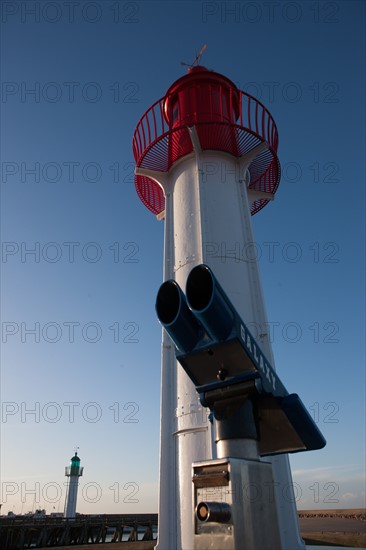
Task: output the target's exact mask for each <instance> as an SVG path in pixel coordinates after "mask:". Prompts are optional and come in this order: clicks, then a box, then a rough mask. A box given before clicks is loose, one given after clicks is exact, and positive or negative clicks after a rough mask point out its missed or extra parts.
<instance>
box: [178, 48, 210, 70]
mask: <svg viewBox="0 0 366 550" xmlns="http://www.w3.org/2000/svg"><path fill="white" fill-rule="evenodd" d="M206 48H207V46H206V44H204V46H203V47H202V48H201V51H200V52H199V53H197V52H196V57H195V59H194V61H193V63H191V64H189V63H185V62H184V61H181V63H180V64H181V65H184V66H185V67H189V68H190V69H191V68H192V67H194V66H195V65H199V64H200V60H201V57H202V54H203V52H204V51H205V49H206Z"/></svg>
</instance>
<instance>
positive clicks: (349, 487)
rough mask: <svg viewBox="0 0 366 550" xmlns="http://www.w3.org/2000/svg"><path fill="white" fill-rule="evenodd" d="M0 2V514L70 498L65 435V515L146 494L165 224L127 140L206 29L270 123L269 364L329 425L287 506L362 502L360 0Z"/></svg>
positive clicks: (144, 498)
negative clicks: (276, 169)
mask: <svg viewBox="0 0 366 550" xmlns="http://www.w3.org/2000/svg"><path fill="white" fill-rule="evenodd" d="M1 9H2V13H1V16H2V32H1V45H2V58H1V66H2V75H1V79H2V90H1V111H2V113H1V115H2V125H1V139H2V141H1V168H2V172H1V192H2V212H1V230H2V257H1V275H2V294H1V328H2V354H1V399H2V416H1V478H2V481H1V489H2V494H1V502H3V503H4V505H3V509H2V512H3V513H7V512H8V510H13V511H14V512H16V513H20V512H24V513H25V512H28V511H29V510H32V509H35V508H39V507H40V508H46V510H47V512H52V511H62V510H63V506H64V499H65V485H64V482H65V477H64V475H63V474H64V467H65V466H66V465H68V464H69V459H70V457H71V456H72V454H73V451H74V448H75V447H76V446H78V447H79V455H80V457H81V461H82V465H83V466H84V467H85V470H84V476H83V477H82V479H81V483H80V491H79V499H78V511H79V512H84V513H107V512H109V513H134V512H141V513H143V512H146V513H147V512H155V511H157V499H158V453H159V406H160V405H159V401H160V349H161V348H160V342H161V328H160V326H159V323H158V321H157V319H156V316H155V311H154V302H155V296H156V292H157V289H158V287H159V285H160V283H161V281H162V268H163V222H158V221H157V220H156V218H155V217H154V216H153V215H152V214H151V213H150V212H149V211H148V210H147V209H146V208H145V207H144V206H143V205H142V203H141V202H140V201H139V199H138V197H137V194H136V192H135V189H134V185H133V168H134V159H133V156H132V135H133V131H134V128H135V126H136V124H137V122H138V120H139V118H140V117H141V116H142V114H143V113H144V111H145V110H146V109H147V108H148V107H149V106H150V105H152V104H153V103H154V102H155V101H156V100H157V99H159V98H160V97H162V96H163V95H164V93H165V91H166V90H167V88H168V87H169V86H170V84H171V83H172V82H173V81H174V80H176V79H177V78H179V77H180V76H182V75H183V74H185V71H186V69H185V67H183V66H181V65H180V62H181V61H185V62H188V63H189V62H191V61H193V59H194V56H195V50H197V51H198V50H199V49H200V48H201V46H202V45H203V44H207V51H206V52H205V54H204V57H203V59H202V64H204V65H205V66H206V67H208V68H210V69H214V70H216V71H218V72H221V73H223V74H225V75H226V76H228V77H229V78H231V79H232V80H233V81H234V82H236V83H237V85H238V86H239V87H240V88H241V89H244V90H245V91H247V92H249V93H251V94H252V95H254V96H256V97H258V98H259V99H260V100H261V101H262V102H263V103H264V104H265V105H266V106H267V107H268V108H269V110H270V111H271V113H272V115H273V116H274V118H275V120H276V122H277V126H278V130H279V137H280V145H279V157H280V161H281V164H282V170H283V174H282V180H281V184H280V187H279V190H278V192H277V195H276V199H275V201H274V202H273V203H271V204H270V205H268V206H266V208H265V209H264V210H262V211H261V212H260V213H258V214H257V215H256V216H255V217H254V218H253V224H254V233H255V237H256V240H257V252H258V257H259V261H260V269H261V276H262V283H263V290H264V296H265V302H266V306H267V312H268V319H269V321H270V323H271V324H270V326H271V329H272V333H273V348H274V355H275V359H276V366H277V370H278V372H279V374H280V376H281V379H282V380H283V382H284V384H285V385H286V387H287V388H288V390H289V391H290V392H296V393H298V394H299V395H300V397H301V398H302V400H303V402H304V403H305V405H306V407H307V408H308V409H309V411H310V413H311V414H312V415H313V418H314V419H315V421H316V422H317V423H318V426H319V428H320V429H321V431H322V432H323V434H324V436H325V438H326V439H327V446H326V448H325V449H324V450H321V451H317V452H309V453H300V454H297V455H292V457H291V465H292V471H293V480H294V483H295V495H296V499H297V506H298V508H299V509H307V508H340V507H346V508H352V507H360V506H365V422H364V418H365V376H364V374H365V363H364V360H365V356H364V341H365V325H364V313H365V307H364V304H365V295H364V283H365V271H364V265H365V253H364V250H365V249H364V237H365V210H364V198H365V196H364V185H365V131H364V122H365V54H364V52H365V3H364V2H362V1H347V2H343V1H335V2H322V1H319V2H318V1H316V0H315V1H300V0H298V1H296V2H287V1H273V2H267V1H266V2H264V1H253V2H230V1H228V2H200V1H195V2H180V1H172V2H154V1H131V2H130V1H128V2H123V1H118V0H117V1H116V0H113V1H109V0H99V1H96V2H91V1H90V2H89V1H83V0H79V1H78V2H74V1H70V2H64V1H61V0H57V1H53V2H48V1H41V2H33V1H31V0H29V1H27V2H17V1H3V2H2V3H1ZM32 90H33V91H32ZM228 223H229V220H228ZM224 245H225V244H224ZM32 250H33V253H32V252H31V251H32ZM32 411H33V412H32Z"/></svg>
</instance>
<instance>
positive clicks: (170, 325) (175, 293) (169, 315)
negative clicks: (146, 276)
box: [155, 279, 202, 353]
mask: <svg viewBox="0 0 366 550" xmlns="http://www.w3.org/2000/svg"><path fill="white" fill-rule="evenodd" d="M155 309H156V313H157V316H158V319H159V321H160V322H161V324H162V325H163V327H164V328H165V329H166V331H167V332H168V334H169V336H170V337H171V339H172V340H173V342H174V344H175V345H176V346H177V348H178V349H179V351H181V352H183V353H188V352H190V351H192V349H193V348H194V347H195V345H196V344H197V342H198V340H199V339H200V338H201V337H202V327H201V326H200V324H199V322H198V321H197V319H196V317H195V316H194V315H193V313H192V312H191V310H190V309H189V307H188V306H187V302H186V298H185V296H184V293H183V291H182V289H181V288H180V286H179V285H178V283H177V282H176V281H174V280H172V279H170V280H168V281H165V282H164V283H163V284H162V285H161V287H160V288H159V291H158V295H157V297H156V304H155Z"/></svg>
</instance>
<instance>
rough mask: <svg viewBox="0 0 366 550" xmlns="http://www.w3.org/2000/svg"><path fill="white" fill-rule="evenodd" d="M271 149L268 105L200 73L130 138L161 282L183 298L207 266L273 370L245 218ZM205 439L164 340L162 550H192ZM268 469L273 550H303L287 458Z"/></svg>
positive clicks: (269, 184) (268, 184)
mask: <svg viewBox="0 0 366 550" xmlns="http://www.w3.org/2000/svg"><path fill="white" fill-rule="evenodd" d="M277 147H278V133H277V127H276V124H275V122H274V120H273V118H272V116H271V114H270V113H269V112H268V110H267V109H266V108H265V107H264V105H262V104H261V103H260V102H259V101H258V100H257V99H255V98H254V97H251V96H250V95H249V94H246V93H245V92H242V91H240V90H239V89H238V88H237V87H236V86H235V84H234V83H233V82H232V81H231V80H229V79H228V78H226V77H225V76H223V75H221V74H218V73H216V72H213V71H210V70H207V69H205V68H204V67H202V66H200V65H196V66H192V67H190V69H189V70H188V74H186V75H185V76H183V77H181V78H179V79H178V80H177V81H176V82H174V83H173V84H172V85H171V86H170V88H169V89H168V91H167V93H166V95H165V96H164V97H163V98H162V99H160V100H158V101H157V102H156V103H154V105H153V106H152V107H150V108H149V109H148V110H147V111H146V113H145V114H144V115H143V117H142V118H141V119H140V121H139V123H138V125H137V127H136V130H135V133H134V138H133V151H134V157H135V160H136V170H135V174H136V175H135V186H136V189H137V193H138V195H139V197H140V199H141V200H142V202H143V203H144V205H145V206H146V207H147V208H148V209H149V210H150V211H151V212H152V213H154V214H155V215H156V216H157V217H158V219H164V220H165V221H164V223H165V243H164V280H167V279H174V280H175V281H176V282H177V283H178V284H179V285H180V287H182V288H185V285H186V280H187V277H188V274H189V273H190V271H191V270H192V268H193V267H195V266H197V265H198V264H202V263H204V264H206V265H207V266H209V267H210V268H211V269H212V271H213V272H214V273H215V275H216V276H217V278H218V280H219V282H220V284H221V285H222V287H223V288H224V289H225V291H226V292H227V295H228V296H229V298H230V300H231V302H232V303H233V304H234V306H235V308H236V310H237V311H238V313H239V314H240V316H241V317H242V319H243V320H244V321H245V323H247V324H248V325H249V326H254V327H257V328H258V330H257V334H256V337H257V340H258V344H260V346H261V349H262V350H263V351H264V353H265V355H266V356H267V358H268V359H269V361H270V362H271V363H272V365H273V355H272V349H271V343H270V338H269V334H268V331H266V329H265V327H268V324H266V321H267V317H266V312H265V306H264V301H263V296H262V289H261V284H260V278H259V271H258V265H257V262H256V260H255V257H254V255H253V253H252V252H253V243H254V238H253V233H252V226H251V215H254V214H256V213H257V212H258V211H259V210H261V209H262V208H263V207H264V206H265V205H266V204H267V203H268V202H269V201H271V200H272V199H273V198H274V194H275V192H276V190H277V187H278V184H279V180H280V165H279V161H278V158H277ZM211 432H212V430H211V424H210V422H209V421H208V419H207V409H205V408H203V407H201V405H200V401H199V398H198V395H197V392H196V390H195V387H194V385H193V383H192V382H191V380H190V378H189V377H188V376H187V374H186V373H185V371H184V370H183V369H182V367H181V366H180V364H179V363H178V362H177V360H176V356H175V346H174V344H173V343H172V340H171V339H170V337H169V336H168V334H167V333H166V331H163V344H162V373H161V443H160V493H159V534H158V546H157V548H158V549H159V550H173V549H183V550H187V549H192V548H194V542H193V527H192V526H193V521H194V519H193V515H192V491H193V489H192V463H194V462H197V461H204V460H207V459H211V458H215V457H216V454H215V453H216V448H215V444H214V441H213V437H212V433H211ZM268 460H269V461H272V470H273V480H274V483H273V490H274V494H273V498H274V499H275V501H276V508H277V515H278V531H279V537H280V548H281V550H297V549H303V548H305V545H304V542H303V541H302V539H301V537H300V533H299V528H298V520H297V512H296V503H295V497H294V494H293V490H292V478H291V472H290V468H289V461H288V457H287V455H280V456H276V457H274V458H272V459H268V458H267V461H268ZM266 528H267V527H266V525H262V527H261V529H266ZM254 550H256V549H254ZM258 550H259V549H258Z"/></svg>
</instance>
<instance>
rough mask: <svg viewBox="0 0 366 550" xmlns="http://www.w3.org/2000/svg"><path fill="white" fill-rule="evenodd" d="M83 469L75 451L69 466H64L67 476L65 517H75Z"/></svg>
mask: <svg viewBox="0 0 366 550" xmlns="http://www.w3.org/2000/svg"><path fill="white" fill-rule="evenodd" d="M83 470H84V468H83V467H81V466H80V458H79V457H78V454H77V452H75V455H74V456H73V457H71V460H70V466H66V467H65V476H66V477H67V478H68V483H67V489H66V499H65V513H64V517H65V518H74V517H75V513H76V501H77V497H78V485H79V477H80V476H82V475H83Z"/></svg>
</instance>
